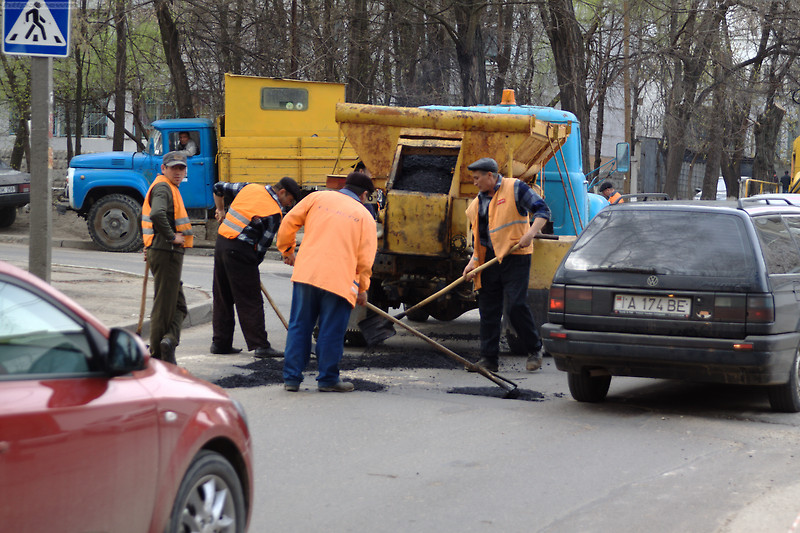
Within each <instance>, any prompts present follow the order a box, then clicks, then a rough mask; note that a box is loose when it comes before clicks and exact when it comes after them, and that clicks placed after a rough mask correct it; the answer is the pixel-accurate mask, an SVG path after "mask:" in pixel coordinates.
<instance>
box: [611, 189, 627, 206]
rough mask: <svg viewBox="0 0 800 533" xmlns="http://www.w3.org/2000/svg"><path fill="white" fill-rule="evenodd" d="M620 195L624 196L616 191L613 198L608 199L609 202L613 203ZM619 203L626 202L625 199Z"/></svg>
mask: <svg viewBox="0 0 800 533" xmlns="http://www.w3.org/2000/svg"><path fill="white" fill-rule="evenodd" d="M620 196H622V195H621V194H620V193H618V192H615V193H614V194H612V195H611V198H609V199H608V203H609V204H613V203H614V202H616V201H617V198H619V197H620ZM619 203H621V204H624V203H625V200H620V201H619Z"/></svg>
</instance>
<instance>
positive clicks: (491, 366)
mask: <svg viewBox="0 0 800 533" xmlns="http://www.w3.org/2000/svg"><path fill="white" fill-rule="evenodd" d="M475 364H476V365H478V366H482V367H483V368H485V369H486V370H488V371H489V372H497V371H498V370H500V364H499V363H498V361H497V359H490V358H488V357H481V358H480V359H478V362H477V363H475ZM467 372H477V370H475V368H474V367H471V366H470V367H467Z"/></svg>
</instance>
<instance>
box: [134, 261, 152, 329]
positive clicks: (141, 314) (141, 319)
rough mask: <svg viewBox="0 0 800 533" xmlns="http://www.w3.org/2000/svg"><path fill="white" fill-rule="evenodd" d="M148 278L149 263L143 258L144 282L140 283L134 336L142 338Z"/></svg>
mask: <svg viewBox="0 0 800 533" xmlns="http://www.w3.org/2000/svg"><path fill="white" fill-rule="evenodd" d="M148 277H150V262H149V261H148V259H147V256H145V258H144V282H143V283H142V303H141V305H140V306H139V324H138V325H137V326H136V334H137V335H139V336H140V337H141V336H142V324H144V308H145V302H146V301H147V278H148Z"/></svg>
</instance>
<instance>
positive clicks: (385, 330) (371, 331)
mask: <svg viewBox="0 0 800 533" xmlns="http://www.w3.org/2000/svg"><path fill="white" fill-rule="evenodd" d="M517 248H519V244H515V245H514V246H512V247H511V249H510V250H509V251H508V253H512V252H514V251H515V250H516V249H517ZM498 261H499V259H498V258H497V257H494V258H492V259H490V260H489V261H486V262H485V263H484V264H482V265H480V266H478V267H476V268H475V269H474V270H472V272H470V273H471V274H477V273H478V272H480V271H481V270H483V269H485V268H488V267H490V266H492V265H493V264H495V263H497V262H498ZM466 279H467V278H466V277H465V276H461V277H460V278H458V279H457V280H455V281H454V282H452V283H451V284H450V285H448V286H447V287H445V288H444V289H441V290H440V291H438V292H435V293H433V294H431V295H430V296H428V297H427V298H425V299H424V300H422V301H421V302H419V303H418V304H415V305H413V306H411V307H409V308H408V309H406V310H405V311H403V312H402V313H399V314H397V315H394V316H393V317H390V318H391V319H392V321H397V320H401V319H402V318H403V317H405V316H406V315H408V313H410V312H411V311H414V310H415V309H419V308H420V307H422V306H424V305H427V304H429V303H431V302H432V301H433V300H435V299H437V298H439V297H440V296H442V295H444V294H447V293H448V292H450V291H452V290H453V289H455V288H456V287H457V286H458V285H461V284H462V283H463V282H464V281H466ZM358 327H359V329H361V334H362V335H363V336H364V341H365V342H366V343H367V346H374V345H376V344H380V343H381V342H383V341H385V340H386V339H388V338H389V337H392V336H394V334H395V330H394V327H392V323H391V322H388V321H386V320H384V318H383V316H380V315H373V316H369V317H367V318H365V319H364V320H362V321H361V322H359V323H358Z"/></svg>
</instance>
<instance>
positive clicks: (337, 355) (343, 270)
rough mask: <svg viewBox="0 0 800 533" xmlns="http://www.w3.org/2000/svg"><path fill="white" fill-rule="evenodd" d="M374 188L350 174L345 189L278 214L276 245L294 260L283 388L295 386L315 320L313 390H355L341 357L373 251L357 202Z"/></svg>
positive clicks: (370, 223) (367, 220) (365, 214)
mask: <svg viewBox="0 0 800 533" xmlns="http://www.w3.org/2000/svg"><path fill="white" fill-rule="evenodd" d="M374 190H375V186H374V185H373V183H372V180H371V179H370V178H369V177H368V176H367V175H365V174H362V173H360V172H351V173H350V174H349V175H348V176H347V179H346V181H345V186H344V188H343V189H341V190H339V191H319V192H315V193H312V194H310V195H309V196H306V197H305V198H304V199H303V200H302V201H301V202H300V203H298V204H297V205H295V206H294V207H293V208H292V210H291V211H289V213H288V214H287V215H286V216H285V217H284V218H283V222H282V223H281V226H280V228H279V229H278V238H277V246H278V250H279V251H280V252H281V254H282V255H283V258H284V263H286V264H287V265H293V266H294V272H293V273H292V282H293V289H292V310H291V313H290V317H289V332H288V334H287V337H286V348H285V350H284V360H283V381H284V388H285V389H286V390H287V391H290V392H295V391H297V390H299V388H300V383H301V382H302V381H303V371H304V370H305V368H306V366H307V365H308V361H309V358H310V356H311V334H312V332H313V330H314V326H315V324H316V323H317V321H319V335H318V336H317V350H316V354H317V363H318V367H319V372H318V376H317V389H318V390H319V391H321V392H349V391H351V390H353V388H354V387H353V384H352V383H350V382H346V381H342V380H341V379H340V378H339V362H340V361H341V359H342V355H343V353H344V335H345V332H346V330H347V322H348V319H349V318H350V311H351V310H352V309H353V307H355V305H356V304H359V305H364V304H365V303H366V302H367V291H368V289H369V281H370V276H371V275H372V263H373V262H374V261H375V253H376V252H377V249H378V238H377V229H376V226H375V219H374V218H373V217H372V215H371V213H370V212H369V211H368V210H367V208H366V207H364V205H363V204H364V203H365V202H366V201H367V198H368V197H369V195H370V194H372V192H373V191H374ZM301 227H305V232H304V234H303V242H302V245H301V247H300V250H299V251H298V253H297V255H295V236H296V235H297V231H298V230H299V229H300V228H301Z"/></svg>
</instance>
